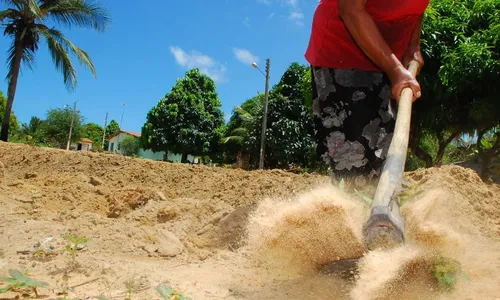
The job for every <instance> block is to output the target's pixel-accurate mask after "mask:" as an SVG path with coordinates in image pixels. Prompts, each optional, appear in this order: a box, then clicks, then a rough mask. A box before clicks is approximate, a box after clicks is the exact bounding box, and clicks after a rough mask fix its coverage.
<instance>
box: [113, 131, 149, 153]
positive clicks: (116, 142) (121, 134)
mask: <svg viewBox="0 0 500 300" xmlns="http://www.w3.org/2000/svg"><path fill="white" fill-rule="evenodd" d="M127 136H132V137H135V138H140V137H141V134H140V133H137V132H132V131H126V130H120V131H118V132H117V133H115V134H112V135H110V136H109V137H108V142H109V145H108V151H109V152H118V153H120V154H122V152H121V151H120V142H121V141H123V139H124V138H125V137H127Z"/></svg>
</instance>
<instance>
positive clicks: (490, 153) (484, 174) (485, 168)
mask: <svg viewBox="0 0 500 300" xmlns="http://www.w3.org/2000/svg"><path fill="white" fill-rule="evenodd" d="M484 133H485V132H484V131H483V132H481V133H479V134H478V138H477V149H478V152H479V157H481V159H482V160H483V162H482V166H481V174H480V176H481V179H483V180H487V179H488V175H489V168H490V165H491V161H492V160H493V157H494V156H495V155H498V154H499V152H500V132H499V133H497V134H496V136H497V140H496V142H495V144H494V145H493V147H491V149H488V150H486V151H484V150H483V149H482V148H481V140H482V138H483V136H484Z"/></svg>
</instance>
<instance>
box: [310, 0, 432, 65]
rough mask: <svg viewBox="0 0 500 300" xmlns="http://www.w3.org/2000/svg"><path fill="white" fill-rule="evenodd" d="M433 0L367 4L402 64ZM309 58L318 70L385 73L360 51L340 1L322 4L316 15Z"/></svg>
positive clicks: (380, 0) (386, 0)
mask: <svg viewBox="0 0 500 300" xmlns="http://www.w3.org/2000/svg"><path fill="white" fill-rule="evenodd" d="M429 1H430V0H367V1H366V6H365V8H366V10H367V12H368V13H369V14H370V15H371V17H372V18H373V21H374V22H375V24H376V26H377V27H378V29H379V31H380V33H381V34H382V37H383V38H384V39H385V41H386V42H387V44H388V45H389V47H390V48H391V49H392V51H393V53H394V54H395V55H396V57H398V58H399V59H400V60H401V59H402V57H403V54H404V52H405V51H406V48H407V47H408V44H409V41H410V39H411V35H412V33H413V29H414V28H415V25H416V23H417V21H418V18H419V17H420V16H421V15H422V14H423V13H424V11H425V10H426V8H427V6H428V5H429ZM305 58H306V59H307V61H308V62H309V63H310V64H311V65H313V66H317V67H326V68H340V69H351V68H354V69H359V70H365V71H381V69H380V68H379V67H378V66H377V65H376V64H375V63H373V62H372V61H371V60H370V59H369V58H368V57H367V56H366V55H365V54H364V52H363V50H361V48H359V46H358V45H357V44H356V42H355V40H354V39H353V37H352V36H351V34H350V33H349V31H348V29H347V28H346V26H345V24H344V22H343V21H342V20H341V19H340V16H339V8H338V0H321V1H320V3H319V5H318V7H317V9H316V11H315V13H314V20H313V25H312V32H311V37H310V41H309V46H308V48H307V51H306V54H305Z"/></svg>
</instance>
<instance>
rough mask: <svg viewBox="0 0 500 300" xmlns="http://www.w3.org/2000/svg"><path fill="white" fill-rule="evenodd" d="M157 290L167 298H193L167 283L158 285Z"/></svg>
mask: <svg viewBox="0 0 500 300" xmlns="http://www.w3.org/2000/svg"><path fill="white" fill-rule="evenodd" d="M155 290H156V291H157V292H158V293H159V294H160V295H161V297H162V298H163V299H165V300H191V298H189V297H186V296H183V295H182V294H181V293H179V292H177V291H176V290H174V289H173V288H171V287H169V286H168V285H167V284H166V283H163V284H160V285H158V286H157V287H156V288H155Z"/></svg>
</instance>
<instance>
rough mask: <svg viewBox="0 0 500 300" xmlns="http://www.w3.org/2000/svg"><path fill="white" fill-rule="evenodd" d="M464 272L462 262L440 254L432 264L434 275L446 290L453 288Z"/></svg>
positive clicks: (440, 285)
mask: <svg viewBox="0 0 500 300" xmlns="http://www.w3.org/2000/svg"><path fill="white" fill-rule="evenodd" d="M462 274H463V273H462V269H461V266H460V263H459V262H458V261H456V260H454V259H451V258H446V257H443V256H438V257H437V258H436V260H435V261H434V262H433V264H432V275H433V276H434V278H436V280H437V281H438V284H439V287H440V288H442V289H444V290H452V289H453V288H454V287H455V285H456V283H457V280H458V278H459V277H460V275H462Z"/></svg>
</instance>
